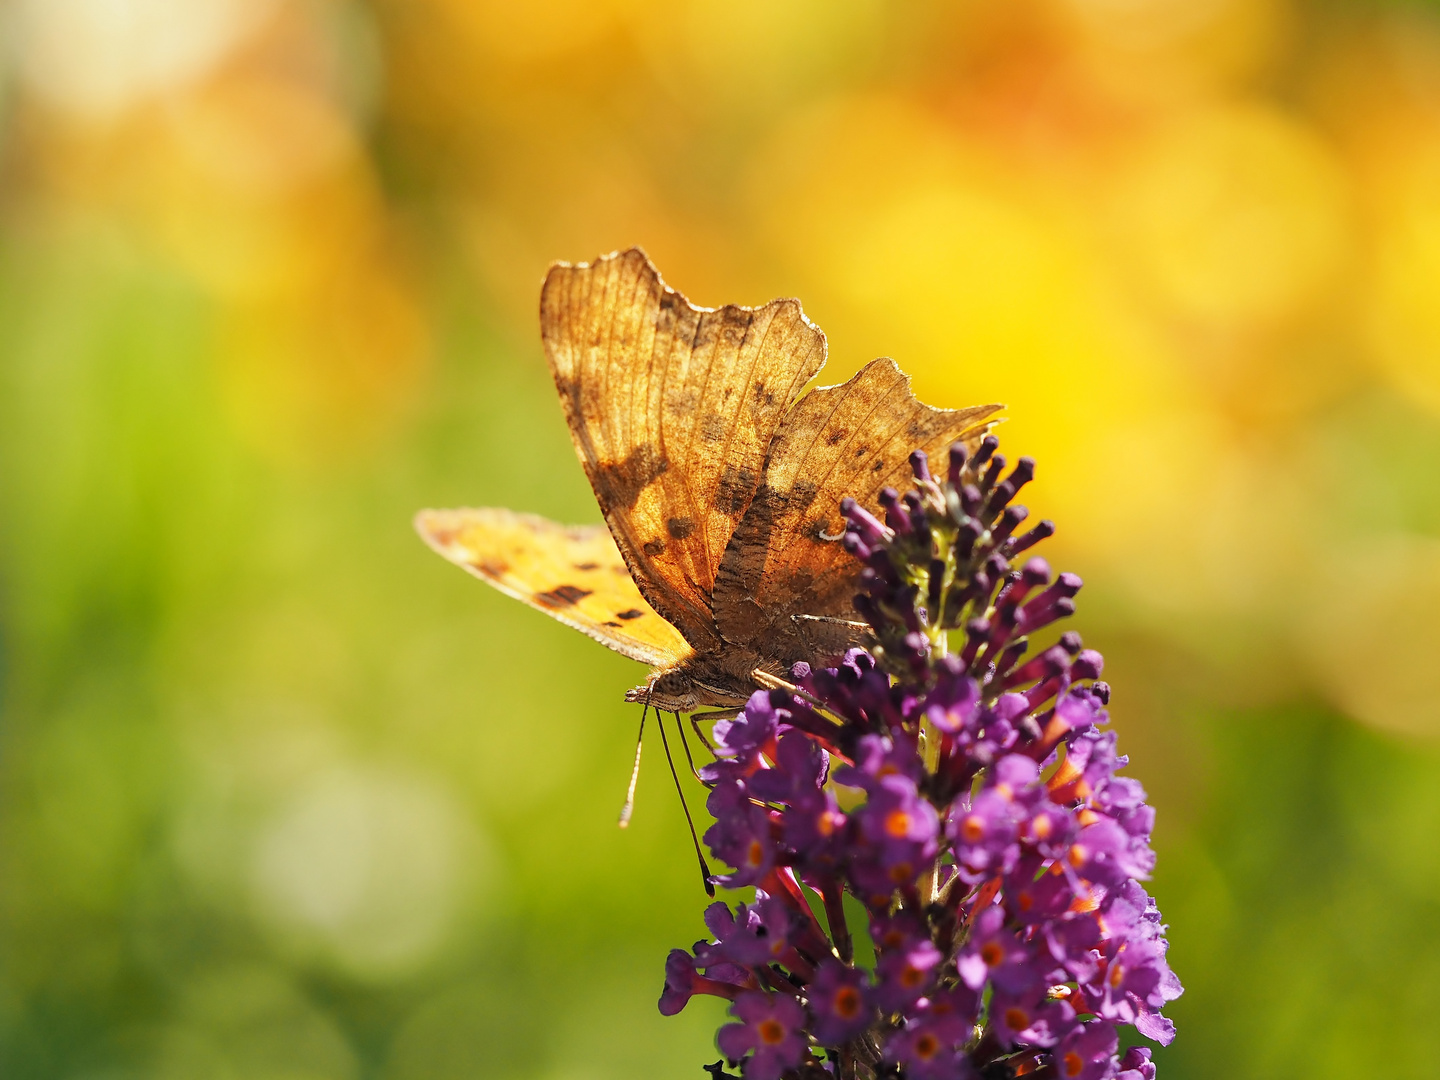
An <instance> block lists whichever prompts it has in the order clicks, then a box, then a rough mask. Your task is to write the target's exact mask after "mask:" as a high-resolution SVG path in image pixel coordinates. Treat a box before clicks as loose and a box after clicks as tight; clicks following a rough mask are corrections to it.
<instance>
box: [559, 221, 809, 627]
mask: <svg viewBox="0 0 1440 1080" xmlns="http://www.w3.org/2000/svg"><path fill="white" fill-rule="evenodd" d="M540 321H541V334H542V337H543V338H544V341H545V350H546V355H547V356H548V358H549V361H550V366H551V370H552V372H553V374H554V377H555V385H556V388H557V389H558V390H559V393H560V399H561V402H562V404H563V406H564V408H565V415H566V420H567V421H568V423H569V426H570V432H571V435H572V437H573V438H574V442H575V447H576V450H577V451H578V452H579V455H580V460H581V462H582V463H583V464H584V466H585V471H586V475H587V476H588V477H589V479H590V483H591V486H592V487H593V488H594V490H595V496H596V498H597V499H598V501H599V503H600V508H601V511H602V512H603V513H604V515H605V520H606V521H607V522H608V523H609V525H610V529H611V532H612V533H613V535H614V537H615V540H616V542H617V544H618V546H619V550H620V552H621V553H622V555H623V556H624V558H625V560H626V562H627V563H628V565H629V566H630V569H631V570H632V572H633V573H634V578H635V583H636V585H637V586H638V587H639V589H640V591H641V592H642V593H643V594H644V595H645V597H646V598H647V599H648V600H649V602H650V604H651V605H652V606H653V607H654V609H655V610H656V611H657V612H659V613H660V614H661V615H663V616H664V617H665V618H666V619H668V620H669V621H670V622H671V623H673V624H674V626H675V627H676V628H677V629H678V630H679V631H680V632H681V633H682V634H683V635H684V636H685V638H686V639H687V640H688V641H689V642H690V643H691V644H692V645H693V646H695V648H696V649H698V650H712V649H718V648H720V647H721V645H722V641H721V638H720V635H719V633H718V632H717V629H716V626H715V620H714V615H713V612H712V609H711V593H712V590H713V588H714V585H715V580H716V577H717V574H718V573H719V570H720V565H721V560H722V558H723V556H724V552H725V550H726V547H727V545H728V544H729V542H730V539H731V536H732V535H733V533H734V531H735V528H736V526H737V524H738V523H739V522H740V520H741V519H742V517H743V516H744V513H745V511H746V509H747V507H748V506H749V505H750V502H751V499H752V498H753V496H754V493H755V490H756V488H757V486H758V485H759V483H760V478H761V474H762V473H763V471H764V466H765V459H766V452H767V449H768V448H769V446H770V443H771V440H772V437H773V436H774V434H775V431H776V429H777V428H778V427H779V425H780V423H781V420H782V418H783V417H784V415H785V412H786V410H787V409H788V408H789V406H790V405H791V403H792V402H794V401H795V399H796V397H797V395H798V394H799V393H800V391H801V389H802V388H803V387H804V386H805V384H806V383H807V382H808V381H809V380H810V379H811V378H812V377H813V376H814V375H815V374H816V373H817V372H818V371H819V370H820V367H821V366H822V365H823V364H824V361H825V339H824V336H823V335H822V334H821V333H820V331H819V330H818V329H816V328H815V327H814V326H813V325H811V324H810V322H809V321H808V320H807V319H806V318H805V316H804V315H803V314H802V313H801V311H800V305H799V304H798V303H797V302H796V301H794V300H775V301H772V302H771V303H769V304H766V305H765V306H764V307H760V308H744V307H736V306H729V307H723V308H717V309H705V308H697V307H695V306H693V305H691V304H690V303H689V302H688V301H686V299H685V298H684V297H683V296H681V295H680V294H678V293H676V292H675V291H674V290H673V289H670V288H668V287H667V286H666V285H665V284H664V282H663V281H661V279H660V275H659V274H658V273H657V272H656V270H655V268H654V266H652V265H651V263H650V261H649V260H648V259H647V258H646V257H645V255H644V253H643V252H641V251H639V250H631V251H627V252H622V253H620V254H617V255H611V256H607V257H604V258H601V259H597V260H596V261H595V262H594V263H591V264H588V265H587V264H580V265H574V266H571V265H566V264H563V263H562V264H557V265H556V266H555V267H553V268H552V269H551V271H550V274H549V276H548V277H547V278H546V281H545V287H544V290H543V292H542V294H541V304H540Z"/></svg>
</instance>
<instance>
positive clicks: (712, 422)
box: [700, 388, 730, 442]
mask: <svg viewBox="0 0 1440 1080" xmlns="http://www.w3.org/2000/svg"><path fill="white" fill-rule="evenodd" d="M725 393H726V394H729V393H730V390H729V388H727V389H726V391H725ZM728 427H729V424H728V423H727V422H726V420H725V417H723V416H721V415H720V414H719V413H715V412H707V413H706V414H705V415H704V416H702V417H701V418H700V437H701V438H702V439H704V440H705V441H706V442H719V441H720V440H721V439H723V438H724V437H725V431H726V429H727V428H728Z"/></svg>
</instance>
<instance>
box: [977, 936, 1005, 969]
mask: <svg viewBox="0 0 1440 1080" xmlns="http://www.w3.org/2000/svg"><path fill="white" fill-rule="evenodd" d="M980 959H981V960H984V961H985V966H986V967H992V968H993V967H994V966H995V965H996V964H998V963H1000V961H1001V960H1004V959H1005V950H1004V949H1002V948H1001V947H1000V943H999V942H998V941H987V942H986V943H985V944H984V945H982V946H980Z"/></svg>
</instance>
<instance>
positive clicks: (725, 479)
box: [715, 465, 760, 517]
mask: <svg viewBox="0 0 1440 1080" xmlns="http://www.w3.org/2000/svg"><path fill="white" fill-rule="evenodd" d="M759 481H760V478H759V477H758V476H756V475H755V470H754V469H751V468H748V467H746V466H741V467H739V468H736V467H735V466H734V465H726V466H725V469H724V471H723V472H722V473H721V474H720V483H719V485H718V486H717V487H716V489H715V506H716V508H717V509H719V510H720V512H721V513H723V514H728V515H729V516H730V517H739V516H740V515H741V514H743V513H744V512H745V508H746V507H747V506H749V505H750V500H751V499H753V498H754V497H755V486H756V485H757V484H758V483H759Z"/></svg>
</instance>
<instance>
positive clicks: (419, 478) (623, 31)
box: [0, 0, 1440, 1080]
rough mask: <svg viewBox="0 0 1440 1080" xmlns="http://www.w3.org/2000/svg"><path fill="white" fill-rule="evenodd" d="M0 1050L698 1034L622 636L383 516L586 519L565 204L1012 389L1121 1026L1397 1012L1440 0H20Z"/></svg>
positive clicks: (1298, 1027) (407, 1045)
mask: <svg viewBox="0 0 1440 1080" xmlns="http://www.w3.org/2000/svg"><path fill="white" fill-rule="evenodd" d="M0 25H3V27H4V40H5V42H6V48H5V50H4V52H3V57H4V59H3V64H4V70H3V87H4V90H3V94H0V114H3V145H0V170H3V171H0V710H3V711H0V807H3V816H0V1075H3V1076H5V1077H6V1078H7V1080H10V1078H14V1080H20V1078H31V1077H34V1078H41V1077H43V1078H51V1077H54V1078H57V1080H59V1078H65V1080H72V1078H73V1080H81V1078H83V1080H101V1078H103V1080H130V1078H140V1077H160V1078H165V1080H171V1078H173V1080H182V1078H184V1080H189V1078H211V1077H214V1078H224V1080H249V1078H252V1077H254V1078H257V1080H258V1078H261V1077H264V1078H275V1077H285V1078H293V1080H302V1078H303V1080H369V1078H376V1080H461V1078H469V1077H485V1078H492V1077H493V1078H496V1080H510V1078H515V1080H520V1078H535V1080H608V1078H612V1077H613V1078H616V1080H620V1078H632V1077H641V1076H644V1077H651V1076H653V1077H660V1076H688V1077H698V1076H700V1075H701V1074H700V1073H699V1066H700V1064H701V1063H702V1062H705V1061H710V1060H714V1058H715V1057H716V1056H717V1055H716V1053H715V1051H714V1050H713V1046H712V1043H711V1035H712V1033H713V1029H714V1026H715V1024H716V1022H717V1020H718V1018H719V1012H718V1010H717V1009H715V1008H710V1007H707V1004H706V1002H704V1001H699V1002H695V1003H693V1004H692V1005H691V1006H690V1007H689V1008H688V1009H687V1010H686V1012H685V1013H683V1014H682V1015H681V1016H679V1017H676V1018H673V1019H669V1020H665V1019H662V1018H661V1017H660V1016H659V1015H658V1013H657V1012H656V1008H655V1001H656V998H657V997H658V994H659V991H660V987H661V982H662V977H663V972H662V969H663V960H664V955H665V952H666V950H667V949H669V948H670V947H672V946H677V945H688V944H689V943H690V942H691V941H693V940H694V939H695V938H696V937H698V936H700V934H701V933H702V927H701V924H700V920H699V914H700V911H701V910H702V907H703V901H704V897H703V895H702V894H701V892H700V890H699V888H698V886H697V884H696V882H695V872H694V868H693V864H692V863H691V861H690V855H689V853H688V838H687V837H686V835H685V833H684V825H683V821H682V818H681V816H680V811H679V808H678V807H677V806H676V805H675V802H674V797H673V792H670V791H668V790H667V787H668V785H669V783H670V780H669V777H668V776H667V775H666V774H665V770H664V766H663V764H660V762H659V757H658V755H657V754H655V753H654V749H658V748H654V749H652V753H651V756H650V757H649V758H648V760H649V766H648V768H647V769H646V770H645V772H644V773H643V775H642V777H641V787H640V793H639V806H638V811H637V819H636V824H635V825H634V826H633V827H632V828H631V829H630V830H629V832H628V833H621V832H618V831H617V830H616V829H615V827H614V819H615V813H616V811H617V810H618V807H619V802H620V798H621V795H622V793H623V789H624V783H625V779H626V777H627V775H628V762H629V755H630V752H631V749H632V743H631V740H632V739H633V735H634V725H635V723H636V720H637V717H636V715H635V712H634V710H633V709H632V708H629V707H626V706H624V705H623V704H621V703H620V696H621V693H622V692H623V690H624V689H625V688H626V687H628V686H630V685H633V683H634V682H635V681H636V679H637V677H638V676H639V675H640V669H639V668H638V667H637V666H636V665H633V664H631V663H630V662H628V661H625V660H622V659H620V658H618V657H615V656H612V655H609V654H607V653H605V652H604V651H603V650H601V649H599V648H598V647H596V646H594V645H593V644H592V643H590V642H587V641H585V640H584V639H582V638H581V637H580V636H579V635H575V634H573V633H571V632H570V631H568V630H566V629H564V628H563V627H561V626H559V625H558V624H553V623H550V622H549V621H547V620H545V619H544V618H543V617H541V616H539V615H537V614H534V613H532V612H529V611H527V610H524V609H522V608H521V607H520V606H519V605H517V604H514V603H512V602H510V601H508V600H506V599H505V598H503V597H501V596H499V595H498V594H496V593H493V592H491V591H489V590H487V589H485V588H484V587H483V586H481V585H479V584H478V583H476V582H474V581H472V580H469V579H466V578H465V577H464V576H463V575H461V574H459V573H458V572H457V571H455V570H454V568H452V567H449V566H447V565H445V564H444V563H442V562H441V560H439V559H438V558H436V557H435V556H434V555H432V554H431V553H430V552H428V551H426V550H425V549H424V547H423V546H422V545H421V544H420V542H419V541H418V540H417V539H416V538H415V537H414V535H413V534H412V533H411V531H410V525H409V520H410V516H411V514H412V513H413V511H414V510H416V509H418V508H419V507H421V506H423V505H440V506H445V505H464V504H470V505H483V504H499V505H508V506H512V507H516V508H519V509H523V510H530V511H535V512H539V513H543V514H546V515H549V516H552V517H556V518H560V519H565V520H576V521H580V520H585V521H588V520H597V519H598V514H597V511H596V508H595V506H594V503H593V500H592V499H591V497H590V494H589V492H588V489H587V487H586V485H585V481H584V479H583V476H582V474H581V472H580V469H579V467H578V465H577V463H576V461H575V459H574V455H573V452H572V450H571V448H570V445H569V440H568V437H567V433H566V431H565V428H564V424H563V421H562V420H561V416H560V410H559V409H558V407H557V404H556V402H555V400H554V393H553V389H552V387H551V386H550V383H549V376H548V374H547V372H546V370H545V367H544V362H543V359H542V355H541V350H540V344H539V338H538V333H537V324H536V303H537V296H538V287H539V282H540V279H541V276H542V274H543V272H544V270H545V267H546V266H547V264H548V263H549V262H550V261H551V260H553V259H557V258H563V259H569V260H580V259H586V258H590V257H593V256H595V255H597V254H599V253H602V252H605V251H609V250H611V249H614V248H617V247H625V246H628V245H630V244H635V243H639V244H642V245H644V246H645V247H646V248H647V249H648V251H649V253H650V255H651V256H652V258H653V259H654V260H655V261H656V263H657V265H658V266H659V267H660V268H661V270H662V272H663V273H664V274H665V275H666V277H667V279H668V280H669V281H670V283H671V284H673V285H675V286H676V287H677V288H679V289H681V290H682V291H684V292H686V293H687V294H688V295H689V296H690V297H691V298H692V299H694V300H695V301H696V302H698V303H702V304H719V303H724V302H741V303H751V304H754V303H761V302H764V301H765V300H768V299H769V298H771V297H772V296H776V295H795V296H799V297H801V298H802V300H803V301H804V304H805V309H806V311H807V313H808V314H809V315H810V316H811V318H813V319H814V320H815V321H816V322H817V323H818V324H819V325H820V326H821V327H822V328H823V329H824V330H825V331H826V333H827V334H828V336H829V339H830V345H831V355H832V359H831V366H830V368H829V369H828V372H829V374H830V375H831V376H833V381H839V380H840V379H841V378H843V377H845V376H847V375H849V374H850V373H851V372H853V371H854V370H855V369H856V368H858V367H859V365H860V364H861V363H863V362H864V361H866V360H868V359H869V358H871V357H873V356H875V355H880V354H887V355H893V356H894V357H896V358H897V360H898V361H899V362H900V364H901V365H902V366H903V367H904V368H905V369H906V370H908V371H910V372H911V373H912V374H913V375H914V379H915V385H916V388H917V390H918V392H919V394H920V396H921V397H922V398H923V399H925V400H926V401H928V402H931V403H933V404H938V405H950V406H958V405H965V404H972V403H978V402H982V401H990V400H999V401H1004V402H1006V403H1008V405H1009V406H1010V411H1009V417H1010V419H1009V420H1008V422H1007V423H1006V424H1005V425H1004V427H1003V428H1002V429H1001V432H1000V434H1001V436H1002V440H1003V446H1004V448H1005V449H1006V450H1007V452H1009V453H1010V454H1012V455H1013V454H1018V453H1032V454H1034V455H1036V456H1037V457H1038V458H1039V462H1040V479H1039V481H1038V482H1037V483H1036V484H1035V485H1034V489H1033V493H1030V495H1031V497H1030V498H1029V500H1028V501H1029V505H1030V506H1031V507H1032V509H1034V510H1036V511H1038V512H1040V513H1041V514H1044V515H1046V516H1050V517H1053V518H1055V519H1056V520H1057V522H1058V524H1059V526H1060V533H1059V536H1058V537H1057V539H1056V540H1055V541H1054V542H1053V543H1052V550H1051V552H1050V553H1049V554H1050V556H1051V558H1052V561H1054V562H1056V563H1058V564H1059V565H1060V566H1061V567H1062V568H1065V569H1072V570H1075V571H1077V572H1079V573H1081V574H1082V575H1083V576H1084V577H1085V578H1086V580H1087V583H1088V584H1087V588H1086V591H1085V593H1084V594H1082V596H1081V614H1080V616H1079V617H1078V618H1077V628H1079V629H1081V630H1082V631H1083V632H1084V633H1085V634H1086V637H1087V641H1088V643H1089V644H1090V645H1092V646H1094V647H1098V648H1100V649H1102V650H1104V651H1105V652H1106V654H1107V656H1108V657H1109V660H1110V668H1109V671H1108V673H1107V674H1108V677H1109V678H1110V679H1111V681H1112V682H1113V684H1114V685H1115V688H1116V698H1115V704H1114V709H1113V712H1114V715H1115V717H1116V722H1117V726H1118V728H1119V730H1120V733H1121V748H1122V749H1128V750H1129V752H1130V753H1131V755H1132V759H1133V762H1134V766H1133V771H1134V773H1135V774H1136V775H1138V776H1139V777H1140V778H1141V779H1142V780H1143V781H1144V782H1145V784H1146V785H1147V787H1148V788H1149V789H1150V791H1151V794H1152V801H1153V802H1154V803H1155V805H1156V806H1157V807H1158V808H1159V813H1160V817H1159V825H1158V831H1157V834H1156V839H1157V847H1158V849H1159V852H1160V870H1159V873H1158V876H1157V877H1156V879H1155V881H1154V883H1153V888H1154V891H1155V892H1156V894H1157V896H1158V898H1159V900H1160V904H1161V908H1162V910H1163V911H1164V912H1165V915H1166V916H1167V918H1168V920H1169V922H1170V923H1171V926H1172V931H1171V938H1172V941H1173V942H1174V946H1173V952H1172V961H1173V964H1174V966H1175V969H1176V970H1177V972H1178V973H1179V974H1180V976H1181V977H1182V979H1183V980H1184V981H1185V983H1186V985H1187V988H1188V992H1187V994H1186V996H1185V997H1184V998H1182V999H1181V1000H1180V1001H1179V1002H1177V1003H1176V1005H1175V1006H1172V1008H1171V1010H1170V1012H1171V1015H1173V1017H1174V1018H1175V1020H1176V1023H1177V1025H1178V1027H1179V1032H1180V1034H1179V1038H1178V1039H1177V1041H1176V1043H1175V1044H1174V1046H1173V1047H1171V1048H1170V1049H1168V1050H1165V1051H1161V1052H1160V1053H1159V1054H1158V1055H1157V1060H1158V1061H1159V1063H1160V1070H1161V1075H1162V1076H1163V1077H1166V1078H1167V1080H1178V1078H1181V1077H1197V1078H1198V1077H1207V1078H1208V1077H1219V1076H1224V1077H1232V1078H1244V1077H1256V1078H1260V1077H1264V1078H1267V1080H1270V1078H1281V1077H1297V1078H1298V1077H1305V1078H1307V1080H1314V1078H1327V1077H1335V1078H1341V1077H1343V1078H1347V1080H1349V1078H1354V1077H1362V1076H1420V1075H1431V1074H1433V1072H1434V1070H1435V1067H1436V1066H1435V1049H1434V1047H1435V1041H1436V1036H1437V1035H1440V1023H1437V1021H1436V1020H1435V1019H1434V1016H1435V1010H1434V1009H1433V1007H1432V1006H1431V1003H1430V1000H1429V998H1430V994H1431V992H1432V990H1433V983H1434V978H1435V972H1436V971H1440V842H1437V836H1440V775H1437V769H1440V745H1437V740H1440V619H1437V612H1440V9H1437V8H1436V6H1435V5H1433V4H1422V3H1405V2H1399V0H1391V2H1384V0H1370V2H1366V3H1349V4H1345V3H1340V2H1338V0H1329V2H1322V0H1312V2H1309V3H1299V2H1285V0H969V2H955V3H942V2H939V0H911V2H906V3H896V2H892V3H882V2H880V0H829V2H823V3H822V2H820V0H778V2H768V3H762V2H760V0H670V2H660V0H526V2H525V3H515V2H502V0H373V2H372V3H348V2H343V0H10V2H8V3H6V4H4V6H3V24H0Z"/></svg>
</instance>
